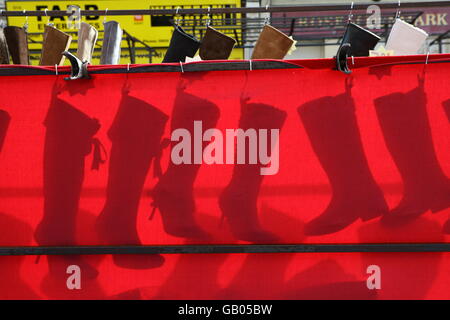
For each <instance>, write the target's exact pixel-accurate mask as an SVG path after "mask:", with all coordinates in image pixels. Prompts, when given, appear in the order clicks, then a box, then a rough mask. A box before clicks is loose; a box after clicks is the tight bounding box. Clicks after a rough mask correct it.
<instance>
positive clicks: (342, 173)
mask: <svg viewBox="0 0 450 320" xmlns="http://www.w3.org/2000/svg"><path fill="white" fill-rule="evenodd" d="M298 113H299V115H300V118H301V120H302V122H303V125H304V127H305V129H306V132H307V134H308V136H309V139H310V141H311V145H312V147H313V149H314V152H315V153H316V155H317V157H318V159H319V161H320V163H321V165H322V167H323V169H324V170H325V173H326V174H327V176H328V179H329V181H330V184H331V188H332V192H333V197H332V199H331V202H330V203H329V205H328V207H327V209H326V210H325V211H324V212H323V213H322V214H321V215H320V216H319V217H317V218H315V219H314V220H312V221H310V222H309V223H307V224H306V226H305V234H306V235H323V234H329V233H334V232H337V231H339V230H342V229H344V228H345V227H347V226H349V225H350V224H352V223H353V222H355V221H356V220H358V219H362V220H363V221H367V220H370V219H374V218H376V217H378V216H380V215H382V214H384V213H387V211H388V206H387V204H386V202H385V199H384V195H383V193H382V191H381V189H380V188H379V186H378V185H377V183H376V182H375V180H374V178H373V175H372V173H371V171H370V168H369V164H368V162H367V159H366V155H365V153H364V149H363V145H362V142H361V135H360V132H359V128H358V124H357V120H356V115H355V106H354V102H353V99H352V98H351V96H350V94H349V93H344V94H341V95H338V96H335V97H323V98H320V99H317V100H313V101H311V102H307V103H305V104H304V105H302V106H301V107H300V108H298Z"/></svg>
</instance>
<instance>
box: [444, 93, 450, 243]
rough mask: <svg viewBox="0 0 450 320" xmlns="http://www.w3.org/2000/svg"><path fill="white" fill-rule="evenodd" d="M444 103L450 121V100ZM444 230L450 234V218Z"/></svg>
mask: <svg viewBox="0 0 450 320" xmlns="http://www.w3.org/2000/svg"><path fill="white" fill-rule="evenodd" d="M443 105H444V110H445V114H446V115H447V118H448V121H449V122H450V100H447V101H444V103H443ZM443 231H444V233H446V234H450V219H448V220H447V222H446V223H445V224H444V228H443Z"/></svg>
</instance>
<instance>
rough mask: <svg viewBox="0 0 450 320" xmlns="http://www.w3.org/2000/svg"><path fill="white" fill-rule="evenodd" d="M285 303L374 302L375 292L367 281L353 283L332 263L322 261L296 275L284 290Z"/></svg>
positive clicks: (330, 261)
mask: <svg viewBox="0 0 450 320" xmlns="http://www.w3.org/2000/svg"><path fill="white" fill-rule="evenodd" d="M282 297H283V299H287V300H373V299H376V298H377V292H376V291H375V290H369V289H368V288H367V283H366V281H361V280H357V279H355V277H354V276H353V275H351V274H349V273H347V272H346V270H344V269H343V268H342V267H341V266H340V265H339V264H338V263H337V262H336V261H335V260H332V259H329V258H327V259H324V260H322V261H320V262H318V263H317V264H315V265H313V266H312V267H310V268H307V269H306V270H304V271H302V272H300V273H298V274H296V275H295V276H293V277H292V278H291V279H289V280H288V281H287V282H286V283H285V286H284V292H283V295H282Z"/></svg>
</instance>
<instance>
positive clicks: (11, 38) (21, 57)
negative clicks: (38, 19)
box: [4, 27, 30, 65]
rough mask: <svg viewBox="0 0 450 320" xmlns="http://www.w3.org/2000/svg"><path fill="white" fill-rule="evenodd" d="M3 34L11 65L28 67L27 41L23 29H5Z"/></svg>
mask: <svg viewBox="0 0 450 320" xmlns="http://www.w3.org/2000/svg"><path fill="white" fill-rule="evenodd" d="M4 33H5V37H6V42H7V43H8V49H9V54H10V55H11V58H12V61H13V63H14V64H22V65H29V64H30V62H29V56H28V41H27V33H26V32H25V29H24V28H20V27H6V28H5V29H4Z"/></svg>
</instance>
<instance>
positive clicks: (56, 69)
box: [55, 64, 58, 75]
mask: <svg viewBox="0 0 450 320" xmlns="http://www.w3.org/2000/svg"><path fill="white" fill-rule="evenodd" d="M55 72H56V75H58V65H57V64H55Z"/></svg>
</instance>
